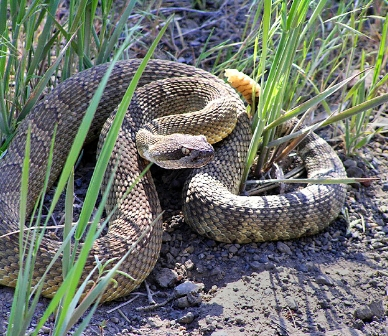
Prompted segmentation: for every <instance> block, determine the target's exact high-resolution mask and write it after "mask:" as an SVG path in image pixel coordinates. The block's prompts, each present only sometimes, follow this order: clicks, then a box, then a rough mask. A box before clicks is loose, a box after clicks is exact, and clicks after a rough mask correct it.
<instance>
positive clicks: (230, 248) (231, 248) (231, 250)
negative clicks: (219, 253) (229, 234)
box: [228, 245, 238, 254]
mask: <svg viewBox="0 0 388 336" xmlns="http://www.w3.org/2000/svg"><path fill="white" fill-rule="evenodd" d="M228 251H229V252H230V253H233V254H236V253H237V251H238V248H237V247H236V246H235V245H232V246H231V247H229V249H228Z"/></svg>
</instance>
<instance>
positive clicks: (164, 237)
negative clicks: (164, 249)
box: [162, 231, 172, 243]
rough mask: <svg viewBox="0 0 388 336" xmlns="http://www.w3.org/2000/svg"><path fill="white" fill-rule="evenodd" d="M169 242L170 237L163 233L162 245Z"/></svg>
mask: <svg viewBox="0 0 388 336" xmlns="http://www.w3.org/2000/svg"><path fill="white" fill-rule="evenodd" d="M171 240H172V237H171V235H170V234H169V233H168V232H166V231H164V232H163V236H162V242H163V243H165V242H170V241H171Z"/></svg>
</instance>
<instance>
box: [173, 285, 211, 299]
mask: <svg viewBox="0 0 388 336" xmlns="http://www.w3.org/2000/svg"><path fill="white" fill-rule="evenodd" d="M203 288H204V284H203V283H199V284H196V283H194V282H191V281H186V282H184V283H181V284H180V285H178V286H176V287H175V289H174V294H175V296H177V297H180V296H184V295H187V294H189V293H190V292H196V293H198V292H199V291H200V290H202V289H203Z"/></svg>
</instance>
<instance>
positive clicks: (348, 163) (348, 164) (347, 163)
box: [343, 159, 357, 168]
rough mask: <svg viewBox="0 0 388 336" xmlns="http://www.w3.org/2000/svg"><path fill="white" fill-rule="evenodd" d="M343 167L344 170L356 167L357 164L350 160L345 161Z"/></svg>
mask: <svg viewBox="0 0 388 336" xmlns="http://www.w3.org/2000/svg"><path fill="white" fill-rule="evenodd" d="M343 165H344V167H345V168H349V167H355V166H357V162H356V161H354V160H352V159H347V160H345V161H344V162H343Z"/></svg>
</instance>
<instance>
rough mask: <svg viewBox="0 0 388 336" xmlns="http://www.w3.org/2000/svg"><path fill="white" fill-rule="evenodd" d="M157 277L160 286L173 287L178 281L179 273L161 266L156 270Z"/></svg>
mask: <svg viewBox="0 0 388 336" xmlns="http://www.w3.org/2000/svg"><path fill="white" fill-rule="evenodd" d="M155 279H156V282H157V283H158V285H159V286H160V287H162V288H167V287H171V286H172V285H173V284H174V283H176V282H177V281H178V273H177V272H175V271H174V270H172V269H169V268H161V269H160V270H159V271H156V272H155Z"/></svg>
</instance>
